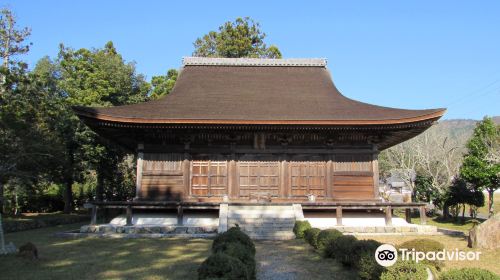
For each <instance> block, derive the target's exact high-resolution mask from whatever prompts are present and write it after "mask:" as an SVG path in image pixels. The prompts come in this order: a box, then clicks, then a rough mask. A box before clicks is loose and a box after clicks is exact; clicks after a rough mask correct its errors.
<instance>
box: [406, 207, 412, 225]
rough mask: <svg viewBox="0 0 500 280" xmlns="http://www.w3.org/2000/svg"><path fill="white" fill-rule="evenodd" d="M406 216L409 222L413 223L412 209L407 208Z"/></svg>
mask: <svg viewBox="0 0 500 280" xmlns="http://www.w3.org/2000/svg"><path fill="white" fill-rule="evenodd" d="M405 218H406V222H407V223H411V209H410V208H405Z"/></svg>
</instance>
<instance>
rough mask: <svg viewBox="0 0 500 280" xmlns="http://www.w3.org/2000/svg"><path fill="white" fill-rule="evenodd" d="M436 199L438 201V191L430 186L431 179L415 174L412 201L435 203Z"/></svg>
mask: <svg viewBox="0 0 500 280" xmlns="http://www.w3.org/2000/svg"><path fill="white" fill-rule="evenodd" d="M437 199H439V190H438V189H437V188H436V187H435V186H433V185H432V178H430V177H428V176H422V175H419V174H417V176H416V179H415V188H414V189H413V201H416V202H419V201H425V202H435V201H436V200H437Z"/></svg>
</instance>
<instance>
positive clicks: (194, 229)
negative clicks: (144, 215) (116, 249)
mask: <svg viewBox="0 0 500 280" xmlns="http://www.w3.org/2000/svg"><path fill="white" fill-rule="evenodd" d="M80 233H100V234H170V235H176V234H179V235H185V234H193V235H197V234H215V233H217V227H216V226H146V225H133V226H117V225H111V224H102V225H85V226H82V227H81V228H80Z"/></svg>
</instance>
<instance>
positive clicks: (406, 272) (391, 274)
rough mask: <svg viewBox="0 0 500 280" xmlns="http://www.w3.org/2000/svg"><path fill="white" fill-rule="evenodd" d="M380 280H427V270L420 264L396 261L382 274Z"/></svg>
mask: <svg viewBox="0 0 500 280" xmlns="http://www.w3.org/2000/svg"><path fill="white" fill-rule="evenodd" d="M380 280H427V270H426V269H425V265H424V264H422V263H416V262H412V261H397V262H396V263H395V264H394V265H393V266H390V267H389V268H387V270H386V271H384V272H382V275H380Z"/></svg>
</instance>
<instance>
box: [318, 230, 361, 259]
mask: <svg viewBox="0 0 500 280" xmlns="http://www.w3.org/2000/svg"><path fill="white" fill-rule="evenodd" d="M357 241H358V240H357V239H356V237H354V236H352V235H342V236H340V237H339V238H337V239H335V240H331V241H330V242H329V243H327V244H326V246H325V256H326V257H328V258H334V259H336V260H337V261H339V262H340V263H342V264H343V265H346V266H350V265H351V264H352V256H353V250H354V245H355V244H356V242H357Z"/></svg>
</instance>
